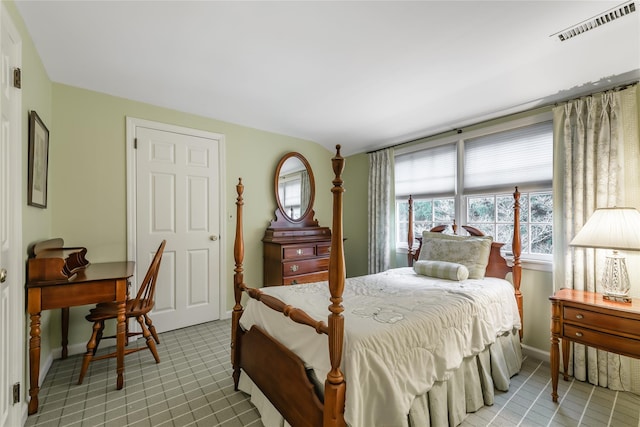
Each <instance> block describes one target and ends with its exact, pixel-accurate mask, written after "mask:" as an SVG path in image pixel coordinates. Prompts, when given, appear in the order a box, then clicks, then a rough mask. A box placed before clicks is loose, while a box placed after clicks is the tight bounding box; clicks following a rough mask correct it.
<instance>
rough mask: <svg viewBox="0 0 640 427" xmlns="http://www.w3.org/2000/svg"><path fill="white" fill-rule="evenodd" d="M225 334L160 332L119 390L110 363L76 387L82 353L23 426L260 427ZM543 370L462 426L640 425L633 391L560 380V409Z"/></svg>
mask: <svg viewBox="0 0 640 427" xmlns="http://www.w3.org/2000/svg"><path fill="white" fill-rule="evenodd" d="M230 329H231V327H230V320H221V321H216V322H210V323H205V324H202V325H197V326H192V327H189V328H185V329H180V330H176V331H171V332H166V333H163V334H160V346H159V347H158V351H159V354H160V358H161V363H160V364H156V363H154V360H153V356H152V355H151V353H150V352H149V351H141V352H137V353H134V354H132V355H129V356H127V358H126V361H125V366H126V372H125V387H124V389H123V390H119V391H118V390H116V389H115V381H116V373H115V360H114V359H107V360H102V361H97V362H94V363H92V364H91V366H90V368H89V372H88V373H87V376H86V377H85V381H84V384H82V385H77V384H76V382H77V379H78V373H79V370H80V364H81V361H82V357H81V356H80V355H77V356H72V357H70V358H68V359H66V360H56V361H54V362H53V365H52V367H51V369H50V370H49V372H48V374H47V376H46V378H45V381H44V384H43V386H42V388H41V391H40V409H39V411H38V413H37V414H34V415H32V416H29V417H28V419H27V423H26V424H25V425H26V426H27V427H45V426H47V427H62V426H65V427H66V426H73V427H81V426H82V427H86V426H90V427H96V426H114V427H116V426H117V427H122V426H131V427H145V426H153V427H156V426H158V427H160V426H176V427H183V426H184V427H186V426H207V427H214V426H224V427H249V426H250V427H262V422H261V421H260V419H259V414H258V412H257V411H256V409H255V408H254V407H253V405H252V404H251V403H250V402H249V400H248V397H247V396H246V395H244V394H243V393H241V392H235V391H233V381H232V379H231V363H230V353H229V342H230ZM105 343H106V342H105ZM130 345H144V344H143V341H142V340H139V341H138V342H137V343H136V344H130ZM549 370H550V368H549V364H548V363H546V362H540V361H537V360H535V359H531V358H527V359H525V361H524V364H523V368H522V370H521V372H520V373H519V374H518V375H516V376H515V377H513V379H512V384H511V387H510V390H509V392H507V393H497V394H496V403H495V404H494V405H493V406H488V407H484V408H482V409H481V410H480V411H478V412H476V413H474V414H470V415H469V416H468V417H467V418H466V419H465V421H464V422H463V424H462V426H464V427H470V426H474V427H475V426H489V425H491V426H505V427H506V426H570V427H573V426H585V427H599V426H612V427H624V426H634V427H638V426H639V425H640V423H639V420H640V397H639V396H637V395H634V394H631V393H623V392H615V391H611V390H608V389H604V388H602V387H594V386H592V385H590V384H585V383H582V382H579V381H574V380H573V379H571V380H570V381H568V382H565V381H563V380H562V377H561V379H560V384H559V389H558V393H559V395H560V399H559V404H555V403H553V402H551V394H550V393H551V391H550V389H551V382H550V376H549V375H550V374H549Z"/></svg>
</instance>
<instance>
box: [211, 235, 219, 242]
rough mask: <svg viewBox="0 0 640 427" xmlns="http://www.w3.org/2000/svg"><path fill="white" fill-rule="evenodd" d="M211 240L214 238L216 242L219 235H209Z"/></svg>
mask: <svg viewBox="0 0 640 427" xmlns="http://www.w3.org/2000/svg"><path fill="white" fill-rule="evenodd" d="M209 240H213V241H214V242H215V241H216V240H218V236H216V235H214V234H212V235H211V236H209Z"/></svg>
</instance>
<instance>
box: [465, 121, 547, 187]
mask: <svg viewBox="0 0 640 427" xmlns="http://www.w3.org/2000/svg"><path fill="white" fill-rule="evenodd" d="M464 157H465V160H464V193H465V194H472V193H476V194H477V193H481V192H483V191H486V190H488V189H491V190H493V191H501V190H507V191H511V190H512V189H513V186H514V185H517V186H519V187H520V188H521V189H535V188H551V183H552V178H553V124H552V122H543V123H538V124H535V125H531V126H526V127H522V128H518V129H513V130H509V131H504V132H500V133H495V134H491V135H486V136H482V137H478V138H474V139H469V140H466V141H465V146H464Z"/></svg>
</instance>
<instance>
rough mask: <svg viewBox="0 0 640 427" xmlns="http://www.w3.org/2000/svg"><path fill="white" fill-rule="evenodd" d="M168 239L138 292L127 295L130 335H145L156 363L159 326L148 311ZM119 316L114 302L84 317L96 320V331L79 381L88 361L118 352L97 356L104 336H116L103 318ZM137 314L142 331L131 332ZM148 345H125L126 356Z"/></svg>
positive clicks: (112, 355)
mask: <svg viewBox="0 0 640 427" xmlns="http://www.w3.org/2000/svg"><path fill="white" fill-rule="evenodd" d="M166 243H167V242H166V240H163V241H162V243H160V247H159V248H158V250H157V251H156V254H155V256H154V257H153V260H152V261H151V265H150V266H149V269H148V270H147V274H146V275H145V277H144V280H143V281H142V283H141V284H140V289H138V294H137V295H136V297H135V298H134V299H127V303H126V308H125V317H126V320H125V323H126V324H127V333H126V334H127V338H129V337H131V336H134V335H142V336H143V337H144V338H145V339H146V344H147V348H148V349H149V350H150V351H151V353H152V354H153V357H154V359H155V360H156V363H160V357H158V350H157V349H156V343H158V344H160V340H159V339H158V334H157V333H156V328H155V327H154V326H153V323H152V322H151V319H150V318H149V315H148V314H149V311H151V309H152V308H153V304H154V296H155V291H156V280H157V279H158V272H159V270H160V261H162V253H163V252H164V247H165V245H166ZM117 317H118V306H117V304H116V303H115V302H107V303H100V304H98V305H96V307H95V308H93V309H91V311H90V312H89V314H88V315H87V316H86V317H85V318H86V319H87V320H88V321H89V322H93V333H92V334H91V338H90V339H89V342H88V343H87V352H86V353H85V355H84V359H83V360H82V369H81V370H80V378H79V379H78V384H82V380H83V379H84V376H85V374H86V373H87V369H88V368H89V363H91V362H93V361H95V360H101V359H107V358H109V357H115V356H116V352H115V351H114V352H112V353H109V354H105V355H101V356H96V351H97V350H98V345H99V344H100V341H101V340H102V339H106V338H115V335H112V336H108V337H103V336H102V333H103V331H104V322H105V321H106V320H109V319H116V318H117ZM130 318H135V319H136V320H137V321H138V324H140V328H141V329H142V332H129V328H128V326H129V319H130ZM144 348H145V347H138V348H127V349H125V352H124V354H125V356H126V355H127V354H130V353H134V352H136V351H140V350H144Z"/></svg>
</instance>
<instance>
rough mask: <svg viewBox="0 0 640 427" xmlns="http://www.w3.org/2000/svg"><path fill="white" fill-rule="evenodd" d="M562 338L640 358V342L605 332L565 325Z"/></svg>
mask: <svg viewBox="0 0 640 427" xmlns="http://www.w3.org/2000/svg"><path fill="white" fill-rule="evenodd" d="M562 337H563V338H567V339H570V340H571V341H575V342H579V343H582V344H587V345H591V346H593V347H599V348H601V349H603V350H607V351H612V352H614V353H620V354H624V355H626V356H631V357H639V356H640V341H636V340H632V339H629V338H625V337H619V336H616V335H611V334H607V333H605V332H598V331H594V330H591V329H587V328H580V327H577V326H574V325H568V324H566V325H564V331H563V333H562Z"/></svg>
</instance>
